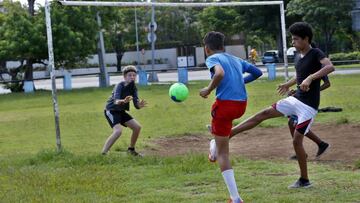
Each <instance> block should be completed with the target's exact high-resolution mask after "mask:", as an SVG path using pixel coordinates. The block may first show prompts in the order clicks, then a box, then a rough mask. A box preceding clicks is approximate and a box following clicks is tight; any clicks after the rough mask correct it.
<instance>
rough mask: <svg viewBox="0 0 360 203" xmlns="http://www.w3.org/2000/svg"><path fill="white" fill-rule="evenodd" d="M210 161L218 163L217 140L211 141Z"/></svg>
mask: <svg viewBox="0 0 360 203" xmlns="http://www.w3.org/2000/svg"><path fill="white" fill-rule="evenodd" d="M208 158H209V161H210V162H216V142H215V139H212V140H210V147H209V157H208Z"/></svg>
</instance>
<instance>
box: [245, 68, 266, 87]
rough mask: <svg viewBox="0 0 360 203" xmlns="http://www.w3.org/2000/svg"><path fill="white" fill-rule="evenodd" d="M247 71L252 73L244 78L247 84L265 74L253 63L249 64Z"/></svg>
mask: <svg viewBox="0 0 360 203" xmlns="http://www.w3.org/2000/svg"><path fill="white" fill-rule="evenodd" d="M245 72H247V73H250V75H248V76H246V77H245V78H244V83H245V84H247V83H249V82H252V81H254V80H256V79H258V78H259V77H260V76H262V74H263V73H262V72H261V70H260V69H258V68H257V67H256V66H254V65H252V64H247V69H246V70H245Z"/></svg>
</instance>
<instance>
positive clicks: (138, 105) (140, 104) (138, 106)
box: [133, 88, 147, 109]
mask: <svg viewBox="0 0 360 203" xmlns="http://www.w3.org/2000/svg"><path fill="white" fill-rule="evenodd" d="M133 97H134V99H133V103H134V106H135V108H136V109H141V108H143V107H145V106H146V105H147V102H146V101H145V100H143V99H141V100H140V99H139V96H138V93H137V89H136V88H135V90H134V94H133Z"/></svg>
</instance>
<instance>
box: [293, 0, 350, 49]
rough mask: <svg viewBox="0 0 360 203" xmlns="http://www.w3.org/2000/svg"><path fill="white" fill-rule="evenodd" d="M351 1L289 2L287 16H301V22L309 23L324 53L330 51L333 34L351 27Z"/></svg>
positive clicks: (346, 30) (343, 31)
mask: <svg viewBox="0 0 360 203" xmlns="http://www.w3.org/2000/svg"><path fill="white" fill-rule="evenodd" d="M352 5H353V1H352V0H345V1H344V0H334V1H331V3H329V2H328V1H326V0H319V1H312V0H291V1H290V2H289V3H288V4H287V8H286V10H287V15H288V16H302V20H303V21H305V22H308V23H310V24H311V25H312V26H313V28H314V31H315V35H317V36H319V39H318V40H320V44H321V43H322V44H324V49H325V52H326V53H329V52H330V51H331V50H332V49H331V46H332V44H333V43H334V41H333V37H334V34H343V33H346V32H348V30H349V28H350V27H351V16H350V15H349V13H350V11H351V9H352Z"/></svg>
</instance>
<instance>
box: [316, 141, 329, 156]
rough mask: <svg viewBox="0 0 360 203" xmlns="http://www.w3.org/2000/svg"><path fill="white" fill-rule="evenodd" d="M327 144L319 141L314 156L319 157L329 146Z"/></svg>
mask: <svg viewBox="0 0 360 203" xmlns="http://www.w3.org/2000/svg"><path fill="white" fill-rule="evenodd" d="M329 146H330V145H329V144H328V143H326V142H321V143H320V144H319V149H318V151H317V153H316V158H319V157H320V156H321V155H322V154H324V152H325V151H326V150H327V149H328V148H329Z"/></svg>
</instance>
